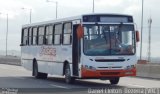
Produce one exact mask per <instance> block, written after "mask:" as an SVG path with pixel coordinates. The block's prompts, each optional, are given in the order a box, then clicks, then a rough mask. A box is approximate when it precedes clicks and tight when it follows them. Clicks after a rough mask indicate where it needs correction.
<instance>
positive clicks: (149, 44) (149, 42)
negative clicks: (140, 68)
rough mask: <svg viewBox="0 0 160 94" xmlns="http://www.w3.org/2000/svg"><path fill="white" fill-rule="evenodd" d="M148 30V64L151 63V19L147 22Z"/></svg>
mask: <svg viewBox="0 0 160 94" xmlns="http://www.w3.org/2000/svg"><path fill="white" fill-rule="evenodd" d="M148 24H149V25H148V28H149V33H148V62H151V24H152V19H151V17H150V18H149V20H148Z"/></svg>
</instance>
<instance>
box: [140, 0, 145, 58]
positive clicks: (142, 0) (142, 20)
mask: <svg viewBox="0 0 160 94" xmlns="http://www.w3.org/2000/svg"><path fill="white" fill-rule="evenodd" d="M143 3H144V2H143V0H142V15H141V45H140V60H142V42H143V41H142V39H143Z"/></svg>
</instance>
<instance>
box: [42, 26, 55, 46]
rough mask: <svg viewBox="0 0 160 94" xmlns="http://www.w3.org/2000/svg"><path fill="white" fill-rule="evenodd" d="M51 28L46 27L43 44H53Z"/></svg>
mask: <svg viewBox="0 0 160 94" xmlns="http://www.w3.org/2000/svg"><path fill="white" fill-rule="evenodd" d="M52 40H53V26H52V25H49V26H47V27H46V37H45V40H44V41H45V44H49V45H50V44H52V43H53V41H52Z"/></svg>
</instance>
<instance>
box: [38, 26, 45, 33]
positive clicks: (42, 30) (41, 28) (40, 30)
mask: <svg viewBox="0 0 160 94" xmlns="http://www.w3.org/2000/svg"><path fill="white" fill-rule="evenodd" d="M38 33H39V35H44V27H39V30H38Z"/></svg>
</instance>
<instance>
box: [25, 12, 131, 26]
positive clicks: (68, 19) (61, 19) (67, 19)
mask: <svg viewBox="0 0 160 94" xmlns="http://www.w3.org/2000/svg"><path fill="white" fill-rule="evenodd" d="M92 15H97V16H100V15H103V16H104V15H105V16H130V17H132V16H131V15H127V14H116V13H112V14H107V13H91V14H84V15H79V16H73V17H67V18H60V19H55V20H50V21H42V22H36V23H31V24H25V25H23V26H22V27H23V28H25V27H34V26H40V25H46V24H53V23H61V22H67V21H73V20H79V19H82V17H83V16H92Z"/></svg>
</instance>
